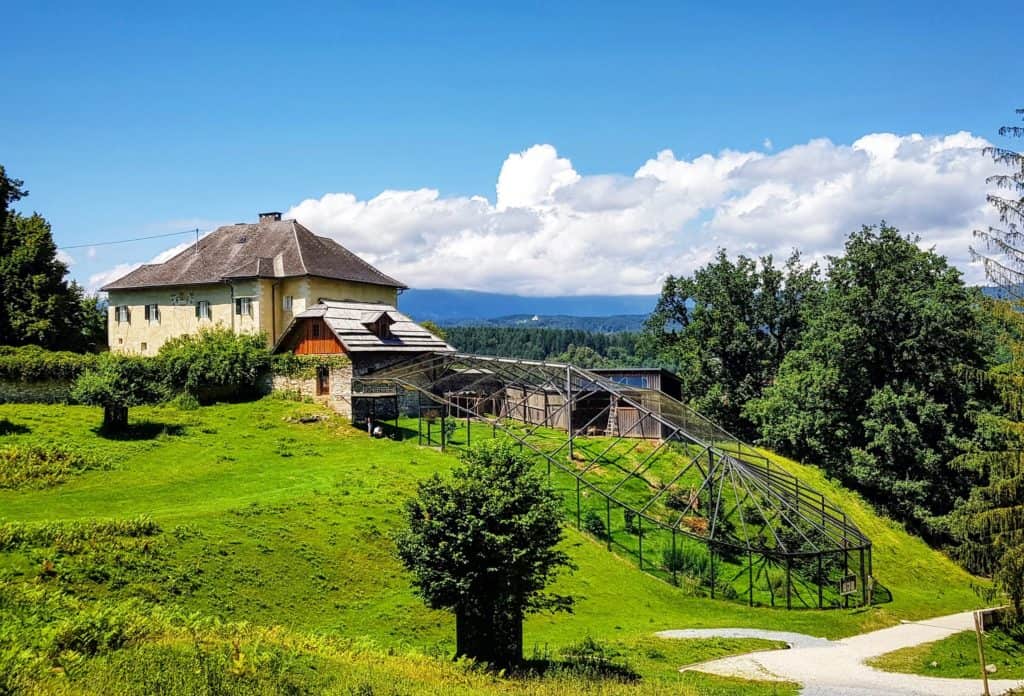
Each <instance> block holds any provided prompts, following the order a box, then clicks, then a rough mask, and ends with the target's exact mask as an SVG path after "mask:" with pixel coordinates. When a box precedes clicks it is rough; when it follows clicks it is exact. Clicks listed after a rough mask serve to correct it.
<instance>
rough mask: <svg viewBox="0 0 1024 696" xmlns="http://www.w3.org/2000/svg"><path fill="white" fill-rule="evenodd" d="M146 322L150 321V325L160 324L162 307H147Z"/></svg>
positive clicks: (149, 305) (150, 305)
mask: <svg viewBox="0 0 1024 696" xmlns="http://www.w3.org/2000/svg"><path fill="white" fill-rule="evenodd" d="M146 321H148V322H149V323H150V324H159V323H160V305H155V304H148V305H146Z"/></svg>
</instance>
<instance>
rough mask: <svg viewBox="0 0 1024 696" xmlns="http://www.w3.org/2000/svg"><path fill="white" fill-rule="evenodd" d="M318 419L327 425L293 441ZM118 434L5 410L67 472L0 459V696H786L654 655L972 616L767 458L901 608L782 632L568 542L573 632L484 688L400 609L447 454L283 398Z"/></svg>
mask: <svg viewBox="0 0 1024 696" xmlns="http://www.w3.org/2000/svg"><path fill="white" fill-rule="evenodd" d="M312 414H320V415H323V416H325V419H324V420H321V421H318V422H313V423H301V422H298V420H299V418H300V417H301V416H307V415H312ZM130 419H131V422H132V424H133V425H132V429H131V431H130V432H129V433H127V434H126V435H125V436H123V437H120V438H117V439H110V438H107V437H104V436H103V435H101V434H100V433H98V432H97V425H98V423H99V420H100V412H99V409H94V408H87V407H79V406H44V405H0V448H12V447H14V448H21V449H26V448H31V447H38V448H42V449H43V450H60V451H62V452H72V453H74V454H75V455H76V457H77V458H78V459H76V460H75V461H72V462H70V463H68V464H67V465H62V466H58V467H56V468H55V469H54V470H53V471H50V472H49V473H48V474H46V475H45V476H44V475H41V474H40V475H35V474H26V473H25V471H23V470H16V469H17V467H18V465H17V464H16V463H13V462H16V458H8V459H4V458H3V457H0V600H2V601H0V675H3V676H0V694H3V693H84V694H108V693H158V692H163V693H175V694H176V693H196V694H205V693H254V694H255V693H322V692H326V693H353V694H400V693H423V692H426V693H452V694H463V693H465V694H470V693H482V692H489V693H551V694H560V693H577V692H580V691H586V692H592V693H608V694H612V693H637V694H640V693H645V694H646V693H651V694H656V693H674V694H678V693H683V694H726V693H734V692H735V691H736V690H737V689H738V688H739V687H741V686H742V687H743V689H744V693H750V694H790V693H795V692H796V687H795V685H787V684H781V685H780V684H770V683H754V682H738V681H736V680H727V679H718V678H712V677H708V676H702V675H697V674H694V673H682V674H681V673H680V672H679V668H680V667H681V666H684V665H688V664H692V663H696V662H700V661H703V660H706V659H710V658H713V657H720V656H724V655H728V654H734V653H741V652H747V651H751V650H758V649H764V648H768V647H775V645H774V644H773V643H770V642H768V641H757V640H740V639H730V640H726V639H715V640H699V641H670V640H662V639H659V638H657V637H656V636H654V633H655V632H657V631H661V630H665V629H677V628H695V627H755V628H767V629H775V630H788V631H798V632H802V633H809V634H813V635H818V636H823V637H829V638H836V637H841V636H844V635H851V634H854V633H858V632H862V631H865V630H871V629H875V628H880V627H883V626H886V625H891V624H894V623H896V622H898V621H900V620H903V619H920V618H925V617H928V616H934V615H939V614H948V613H952V612H956V611H962V610H966V609H970V608H974V607H977V606H979V599H978V597H977V595H976V594H975V592H974V591H973V589H972V585H974V584H976V583H978V582H980V581H979V580H977V579H975V578H972V577H971V576H970V575H968V574H967V573H965V572H964V571H963V570H961V569H960V568H958V567H957V566H956V565H955V564H953V563H952V562H951V561H950V560H949V559H947V558H946V557H945V556H943V555H942V554H940V553H938V552H936V551H934V550H932V549H930V548H928V547H927V546H926V545H925V544H924V543H923V542H922V541H920V540H919V539H916V538H914V537H912V536H910V535H909V534H907V533H906V532H904V531H903V530H902V529H901V528H900V527H899V526H897V525H895V524H893V523H892V522H890V521H888V520H885V519H882V518H879V517H878V516H876V515H875V514H874V513H873V512H872V511H871V510H870V508H869V507H868V506H867V505H866V504H865V503H864V502H863V501H862V500H861V499H860V498H859V497H858V496H856V495H854V494H852V493H850V492H848V491H846V490H844V489H842V488H840V487H838V486H837V485H836V484H834V483H833V482H831V481H829V480H828V479H827V478H826V477H824V476H823V475H822V473H821V472H820V471H819V470H817V469H815V468H814V467H810V466H804V465H800V464H797V463H794V462H791V461H788V460H784V459H782V458H779V457H776V456H774V455H770V456H772V460H773V465H774V464H775V463H777V464H778V465H779V466H781V467H783V468H785V469H787V470H788V471H790V472H791V473H793V474H795V475H797V476H799V477H800V478H801V479H802V480H803V481H805V482H806V483H808V484H809V485H811V486H813V487H815V488H817V489H818V490H820V491H821V492H822V493H824V494H825V495H826V496H827V497H829V498H830V499H831V500H832V502H834V503H836V504H837V505H838V506H839V507H841V508H843V509H844V510H845V511H846V512H847V513H848V514H849V515H850V517H851V519H852V520H853V521H854V522H855V523H856V524H857V525H858V526H859V527H860V528H861V530H862V531H864V532H865V533H866V534H867V535H868V536H869V537H870V538H871V539H872V541H873V542H874V570H875V575H876V576H877V578H878V581H879V582H880V583H882V584H883V585H884V586H885V587H886V588H887V589H888V590H890V591H891V592H892V595H893V600H892V602H890V603H887V604H884V605H880V606H877V607H871V608H858V609H834V610H824V611H820V610H800V611H786V610H784V609H772V608H767V607H748V606H746V605H744V604H743V603H740V602H735V601H726V600H710V599H708V598H706V597H704V596H702V595H700V594H699V593H697V592H694V591H693V590H690V591H687V590H684V589H680V588H677V587H674V586H673V585H671V584H669V583H668V582H665V581H664V580H661V579H658V578H656V577H653V576H651V575H648V574H646V573H644V572H641V571H639V570H638V569H637V567H636V566H635V564H634V563H633V562H632V561H631V560H630V559H627V558H624V557H620V556H618V555H615V554H614V553H610V552H608V551H607V550H606V549H605V546H604V544H603V543H601V542H599V541H597V540H595V539H593V538H591V537H589V536H587V535H586V534H583V533H580V532H579V531H577V530H576V529H575V527H574V525H572V524H568V525H567V532H566V539H565V541H564V545H565V549H566V550H567V551H568V553H569V554H570V556H571V557H572V559H573V561H574V563H575V564H576V566H577V567H576V569H575V570H574V571H572V572H568V571H567V572H565V573H564V574H563V575H562V576H561V577H560V579H559V580H558V583H557V587H556V588H555V589H556V590H557V591H558V592H560V593H564V594H570V595H572V596H574V597H575V598H576V605H575V611H574V612H573V613H572V614H568V615H567V614H560V615H554V616H548V615H542V616H533V617H530V618H529V619H528V621H527V623H526V627H525V636H524V638H525V640H524V644H525V645H526V652H527V657H533V658H535V659H536V663H535V664H537V665H546V672H544V674H543V675H540V674H537V675H533V676H522V675H520V676H515V677H513V676H509V675H495V674H489V673H485V672H483V671H481V670H480V669H479V668H475V667H474V666H472V665H468V664H466V663H464V662H453V661H452V660H451V654H452V652H453V649H454V621H453V619H452V617H451V616H450V615H448V614H447V613H444V612H438V611H432V610H429V609H427V608H426V607H425V606H424V605H423V603H422V602H421V601H420V600H419V599H418V598H417V597H416V596H415V595H414V594H413V592H412V590H411V588H410V581H409V580H410V578H409V575H408V574H407V573H406V572H405V570H404V569H403V568H402V567H401V565H400V564H399V562H398V561H397V559H396V557H395V553H394V545H393V543H392V541H391V534H392V533H393V532H394V530H395V529H396V528H397V526H398V525H399V524H400V520H401V514H402V503H403V500H405V499H406V498H407V497H409V496H410V495H412V494H413V492H414V490H415V485H416V482H417V481H418V480H420V479H423V478H425V477H427V476H429V475H431V474H433V473H435V472H444V471H446V470H448V469H449V468H450V467H451V466H452V465H453V463H454V462H455V461H456V458H455V454H454V453H452V452H447V453H442V452H440V451H438V450H437V449H435V448H428V447H421V446H418V445H417V441H416V438H415V433H413V437H412V438H411V439H407V440H404V441H392V440H374V439H371V438H369V437H367V436H366V434H365V433H362V432H360V431H357V430H355V429H353V428H352V427H350V426H349V425H348V423H347V421H345V420H343V419H341V418H339V417H336V416H333V415H330V414H329V412H327V411H323V410H322V409H320V407H318V406H315V405H312V404H304V403H298V402H294V401H288V400H285V399H280V398H265V399H263V400H261V401H257V402H252V403H243V404H225V405H216V406H209V407H203V408H199V409H194V410H180V409H178V408H176V407H174V406H161V407H145V408H134V409H132V410H131V413H130ZM3 467H6V469H4V468H3ZM567 512H568V511H567ZM569 519H570V516H569V515H567V520H569ZM594 654H599V655H600V656H601V657H602V659H603V661H604V662H606V663H607V664H610V665H614V666H616V668H621V669H619V671H617V672H614V673H612V674H611V675H610V676H609V674H608V673H605V672H602V673H601V674H596V673H592V672H593V670H591V672H588V671H587V669H586V665H587V664H591V663H592V660H589V659H583V660H580V659H578V658H579V656H580V655H584V656H587V657H592V656H593V655H594ZM581 665H582V666H581ZM538 669H540V668H538Z"/></svg>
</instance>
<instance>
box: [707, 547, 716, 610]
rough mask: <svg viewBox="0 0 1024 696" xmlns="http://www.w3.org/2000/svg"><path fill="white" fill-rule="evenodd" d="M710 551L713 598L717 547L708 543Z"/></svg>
mask: <svg viewBox="0 0 1024 696" xmlns="http://www.w3.org/2000/svg"><path fill="white" fill-rule="evenodd" d="M708 553H709V554H710V556H711V599H714V598H715V549H714V547H713V546H711V545H710V544H709V545H708Z"/></svg>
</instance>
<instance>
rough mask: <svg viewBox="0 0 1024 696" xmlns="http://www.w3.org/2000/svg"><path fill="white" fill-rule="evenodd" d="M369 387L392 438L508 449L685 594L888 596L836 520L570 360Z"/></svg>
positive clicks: (797, 484)
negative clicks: (395, 402) (390, 395)
mask: <svg viewBox="0 0 1024 696" xmlns="http://www.w3.org/2000/svg"><path fill="white" fill-rule="evenodd" d="M383 384H388V385H390V386H392V387H394V388H395V389H396V390H397V391H398V392H399V394H400V396H399V402H400V404H401V412H402V415H400V417H399V418H398V419H396V421H395V422H394V424H393V427H395V428H396V429H397V430H399V431H401V432H402V433H403V434H404V435H406V436H413V437H418V438H419V441H420V442H421V443H424V444H428V445H437V446H440V447H441V448H442V449H444V448H448V447H465V446H469V445H471V444H472V442H474V441H479V440H482V439H487V438H505V439H507V440H509V441H511V442H513V443H515V444H517V445H518V446H519V448H520V449H521V450H522V452H523V453H525V454H527V455H529V456H530V457H532V458H533V459H534V460H535V461H536V463H537V464H538V466H541V467H544V468H545V469H546V471H547V474H548V477H549V479H550V482H551V485H552V487H553V488H554V489H555V490H556V491H557V492H558V493H559V494H561V495H562V496H563V497H564V499H565V501H566V505H567V509H568V510H569V511H570V516H574V518H575V519H573V522H574V523H575V525H576V526H577V527H578V528H579V529H581V530H583V531H585V532H587V533H589V534H590V535H592V536H593V537H596V538H597V539H599V540H600V541H601V542H603V543H604V544H605V545H606V546H607V548H608V549H609V550H615V551H617V552H619V553H621V554H624V555H627V556H630V557H632V558H634V559H635V560H636V562H637V563H638V564H639V566H640V568H641V569H642V570H644V571H647V572H648V573H651V574H652V575H655V576H657V577H659V578H662V579H664V580H667V581H669V582H672V583H673V584H676V585H679V586H681V587H683V588H684V589H686V590H687V591H689V592H690V593H692V594H695V595H707V596H710V597H714V598H724V599H731V600H735V601H741V602H745V603H748V604H750V605H751V606H754V605H770V606H778V607H786V608H790V609H797V608H833V607H849V606H855V605H866V604H869V603H872V602H879V601H888V600H889V599H891V597H889V596H888V593H887V592H886V591H885V590H884V588H882V587H880V586H877V585H875V583H874V582H873V577H872V561H871V541H870V540H869V539H868V538H867V537H866V536H865V535H864V534H863V533H862V532H861V531H860V530H859V529H858V528H857V526H856V525H855V524H854V523H853V522H852V521H850V519H849V518H848V516H847V515H846V513H844V512H843V511H842V510H840V509H839V508H838V507H836V506H835V505H833V504H832V503H830V502H829V501H828V500H827V499H826V498H825V496H823V495H822V494H821V493H819V492H818V491H816V490H814V489H813V488H811V487H810V486H808V485H806V484H805V483H803V482H802V481H801V480H800V479H798V478H796V477H795V476H793V475H792V474H790V473H789V472H788V471H786V470H785V468H784V467H783V466H782V465H780V464H779V463H778V462H773V461H772V460H771V459H770V458H768V457H766V456H765V455H764V454H762V453H761V452H760V451H758V450H757V449H755V448H753V447H751V446H749V445H747V444H745V443H743V442H741V441H740V440H738V439H737V438H736V437H734V436H732V435H730V434H729V433H728V432H726V431H725V430H723V429H722V428H720V427H719V426H717V425H716V424H714V423H713V422H711V421H710V420H708V419H707V418H704V417H703V416H701V415H700V414H698V413H697V412H696V411H694V410H693V409H691V408H689V407H688V406H686V405H685V404H683V403H682V402H680V401H679V400H677V399H675V398H672V397H671V396H668V395H667V394H664V393H661V392H660V391H656V390H652V389H645V388H640V387H636V386H632V385H629V384H622V383H620V382H616V381H613V380H611V379H608V378H607V377H604V376H601V375H598V374H595V373H593V372H590V371H587V370H583V369H580V368H577V367H574V366H572V365H564V364H556V363H544V362H537V361H530V360H516V359H508V358H493V357H484V356H478V355H465V354H452V353H427V354H421V355H417V356H414V357H410V358H409V359H406V360H404V361H402V362H399V363H397V364H394V365H391V366H389V367H386V368H383V369H381V370H378V371H376V372H372V373H370V374H368V375H366V376H364V377H362V378H360V379H359V380H357V382H356V383H354V384H353V394H354V395H356V394H358V393H359V392H360V391H363V390H365V391H367V392H371V391H373V390H374V389H378V390H379V389H380V388H381V387H382V385H383ZM624 414H626V415H624Z"/></svg>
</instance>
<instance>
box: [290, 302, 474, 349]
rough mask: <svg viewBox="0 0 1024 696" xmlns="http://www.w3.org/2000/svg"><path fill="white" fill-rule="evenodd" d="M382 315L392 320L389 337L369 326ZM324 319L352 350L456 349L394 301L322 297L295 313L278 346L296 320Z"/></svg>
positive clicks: (297, 321) (344, 344) (342, 342)
mask: <svg viewBox="0 0 1024 696" xmlns="http://www.w3.org/2000/svg"><path fill="white" fill-rule="evenodd" d="M382 316H387V318H388V319H389V320H391V325H390V328H389V331H388V334H389V335H388V337H387V338H381V337H380V336H377V335H376V334H375V333H373V331H372V330H371V329H370V326H371V325H372V324H373V323H375V322H376V321H377V320H379V319H380V318H381V317H382ZM317 318H319V319H323V320H324V323H325V324H327V326H328V327H329V328H330V329H331V331H333V332H334V335H335V336H337V337H338V340H339V341H341V344H342V345H343V346H344V347H345V350H346V351H348V352H350V353H371V352H384V353H391V352H398V353H422V352H428V351H442V352H452V353H454V352H455V349H454V348H453V347H451V346H450V345H448V344H447V343H445V342H444V341H443V340H441V339H440V338H438V337H437V336H435V335H434V334H432V333H430V332H429V331H427V330H426V329H424V328H423V327H422V326H420V325H419V324H417V323H416V322H414V321H413V320H412V319H410V318H409V317H407V316H405V315H404V314H402V313H401V312H399V311H398V310H397V309H395V308H394V307H392V306H391V305H387V304H382V303H376V302H338V301H334V300H321V301H320V303H318V304H315V305H313V306H312V307H310V308H309V309H307V310H306V311H304V312H301V313H299V314H296V315H295V318H294V319H292V321H291V323H290V324H289V325H288V327H287V328H286V329H285V331H284V332H283V333H282V334H281V338H280V340H278V342H277V346H275V350H276V349H277V348H278V347H279V346H281V344H282V343H284V342H285V341H286V339H287V337H288V336H289V334H290V333H291V332H292V329H293V328H294V326H295V324H297V323H299V322H300V321H302V320H303V319H317Z"/></svg>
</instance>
